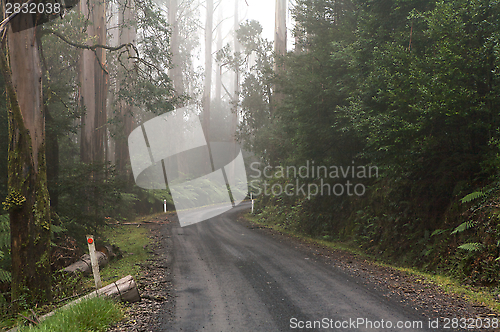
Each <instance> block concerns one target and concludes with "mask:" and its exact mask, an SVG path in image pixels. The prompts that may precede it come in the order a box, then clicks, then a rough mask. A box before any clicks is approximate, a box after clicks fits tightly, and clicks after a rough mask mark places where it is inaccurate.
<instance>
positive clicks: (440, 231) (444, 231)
mask: <svg viewBox="0 0 500 332" xmlns="http://www.w3.org/2000/svg"><path fill="white" fill-rule="evenodd" d="M446 231H448V229H436V230H435V231H434V232H432V234H431V237H433V236H436V235H439V234H443V233H446Z"/></svg>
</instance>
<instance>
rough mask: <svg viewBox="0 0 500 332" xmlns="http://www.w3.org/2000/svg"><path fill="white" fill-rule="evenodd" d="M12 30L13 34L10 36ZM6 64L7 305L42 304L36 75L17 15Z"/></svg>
mask: <svg viewBox="0 0 500 332" xmlns="http://www.w3.org/2000/svg"><path fill="white" fill-rule="evenodd" d="M14 31H18V32H14ZM7 38H8V44H7V45H8V59H9V61H7V56H6V55H5V53H3V52H2V54H0V62H1V63H0V64H1V67H2V72H3V75H4V78H5V85H6V89H7V97H8V110H9V161H8V173H9V180H8V187H9V195H8V197H7V199H6V202H5V203H4V208H6V209H8V210H9V213H10V229H11V250H12V299H13V301H12V303H13V304H14V310H17V309H18V305H19V302H17V301H16V300H19V299H20V298H21V297H24V298H25V299H27V300H28V301H35V302H37V303H43V302H46V301H48V300H50V299H51V290H50V199H49V193H48V190H47V174H46V161H45V117H44V112H43V101H42V71H41V64H40V55H39V49H38V43H37V40H36V38H35V28H33V22H32V19H31V17H30V16H28V15H18V16H17V17H16V18H14V19H13V20H12V21H11V25H10V27H9V28H8V32H7Z"/></svg>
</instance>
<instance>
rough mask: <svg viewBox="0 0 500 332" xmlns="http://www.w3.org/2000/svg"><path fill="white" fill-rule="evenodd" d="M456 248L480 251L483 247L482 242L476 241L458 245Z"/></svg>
mask: <svg viewBox="0 0 500 332" xmlns="http://www.w3.org/2000/svg"><path fill="white" fill-rule="evenodd" d="M458 249H463V250H467V251H481V249H483V244H482V243H478V242H471V243H465V244H462V245H461V246H459V247H458Z"/></svg>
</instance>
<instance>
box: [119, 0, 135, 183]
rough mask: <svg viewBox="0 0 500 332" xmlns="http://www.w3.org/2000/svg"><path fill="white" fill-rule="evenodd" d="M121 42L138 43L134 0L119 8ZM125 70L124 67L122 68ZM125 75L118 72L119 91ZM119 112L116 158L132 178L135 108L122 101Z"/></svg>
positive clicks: (128, 67)
mask: <svg viewBox="0 0 500 332" xmlns="http://www.w3.org/2000/svg"><path fill="white" fill-rule="evenodd" d="M119 13H120V14H119V15H120V16H119V27H120V35H119V44H127V43H132V44H134V45H135V44H136V38H137V32H136V27H135V15H134V13H135V10H134V1H130V0H128V1H121V3H120V8H119ZM132 65H133V64H132V60H130V59H129V60H127V62H126V64H125V66H126V70H132ZM121 70H123V68H122V69H121ZM124 77H125V75H124V74H123V71H121V72H120V73H119V74H118V79H117V83H116V88H117V92H118V91H119V90H120V87H121V84H122V83H123V80H124ZM118 107H119V110H118V114H119V117H120V121H121V124H122V125H123V126H122V127H121V130H120V132H119V133H118V134H117V136H116V137H117V138H116V146H115V160H116V164H117V169H118V172H119V174H120V175H122V176H125V177H126V178H127V179H129V180H131V174H130V171H129V170H128V168H127V165H129V163H130V158H129V154H128V144H127V139H128V136H129V135H130V133H131V132H132V126H133V117H134V110H133V107H132V106H131V105H130V104H128V103H126V102H124V101H120V102H119V103H118Z"/></svg>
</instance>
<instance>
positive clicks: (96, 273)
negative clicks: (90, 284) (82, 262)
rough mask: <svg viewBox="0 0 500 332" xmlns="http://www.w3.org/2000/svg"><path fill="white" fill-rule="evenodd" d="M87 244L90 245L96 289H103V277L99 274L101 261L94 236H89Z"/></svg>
mask: <svg viewBox="0 0 500 332" xmlns="http://www.w3.org/2000/svg"><path fill="white" fill-rule="evenodd" d="M87 243H88V245H89V255H90V264H91V265H92V273H93V274H94V281H95V288H96V289H99V288H101V287H102V282H101V275H100V274H99V261H98V260H97V257H96V255H95V243H94V236H93V235H87Z"/></svg>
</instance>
